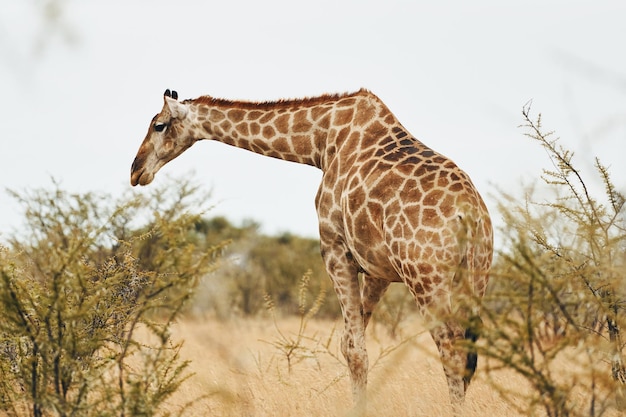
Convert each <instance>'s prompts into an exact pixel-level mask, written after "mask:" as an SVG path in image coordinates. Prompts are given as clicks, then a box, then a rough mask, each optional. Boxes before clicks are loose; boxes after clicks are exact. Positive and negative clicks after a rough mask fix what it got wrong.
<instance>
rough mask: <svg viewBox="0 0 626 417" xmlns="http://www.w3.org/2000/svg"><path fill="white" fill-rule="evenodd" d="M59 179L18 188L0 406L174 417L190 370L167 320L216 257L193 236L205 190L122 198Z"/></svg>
mask: <svg viewBox="0 0 626 417" xmlns="http://www.w3.org/2000/svg"><path fill="white" fill-rule="evenodd" d="M54 186H55V187H54V189H53V190H51V191H50V190H45V189H40V190H35V191H30V192H25V193H16V192H11V193H10V194H11V196H12V197H13V198H15V199H16V200H17V201H18V202H19V203H20V204H21V205H22V207H23V208H24V214H25V225H24V226H23V227H22V228H21V232H20V234H18V235H15V236H13V237H12V238H11V239H10V240H9V242H8V245H7V246H6V247H2V250H1V251H0V316H1V317H2V320H1V321H0V410H2V411H4V412H5V413H6V414H7V415H12V416H27V415H28V416H35V417H38V416H71V415H79V416H92V415H93V416H107V415H111V416H113V415H115V416H124V415H129V416H131V415H132V416H156V415H168V414H169V413H168V412H166V411H164V405H165V401H166V400H167V398H168V397H169V396H170V395H172V394H173V393H174V392H175V391H176V390H178V389H179V387H180V386H181V384H182V383H183V382H184V380H185V379H186V378H187V377H188V376H189V372H188V371H187V363H186V362H184V361H182V360H181V359H180V358H179V355H178V352H179V349H180V345H179V344H176V343H173V342H172V340H171V339H170V336H169V332H170V327H171V325H172V323H173V321H174V320H175V319H176V318H177V317H179V315H180V313H181V309H182V308H183V306H184V305H185V303H186V301H187V300H188V299H189V298H190V296H191V295H192V292H193V289H194V287H195V285H196V282H197V279H198V278H199V277H200V276H202V275H203V274H206V273H207V272H208V271H209V270H210V269H211V268H212V265H213V263H212V259H213V257H214V256H215V253H214V252H211V251H205V250H204V248H202V247H200V246H198V245H196V244H195V243H194V242H193V240H191V239H190V238H189V230H190V229H191V228H192V225H193V224H194V223H195V222H196V221H197V220H198V218H199V216H200V214H190V213H189V206H188V201H189V200H190V198H191V197H192V196H195V194H196V192H197V189H195V188H194V187H191V186H190V185H189V183H185V182H178V183H175V184H167V185H166V188H165V189H158V190H155V191H154V192H153V194H151V195H148V196H143V197H142V196H137V197H126V198H122V199H121V200H120V201H117V202H116V201H112V200H113V199H112V198H111V197H110V196H108V195H97V194H94V193H86V194H71V193H68V192H66V191H63V190H61V189H60V187H59V186H58V184H54ZM168 189H169V190H172V189H174V190H177V192H176V195H174V196H172V195H169V196H168V193H167V190H168ZM152 210H154V211H152ZM138 219H143V221H142V222H138ZM139 223H141V224H139ZM182 411H183V409H180V410H178V411H177V413H180V412H182Z"/></svg>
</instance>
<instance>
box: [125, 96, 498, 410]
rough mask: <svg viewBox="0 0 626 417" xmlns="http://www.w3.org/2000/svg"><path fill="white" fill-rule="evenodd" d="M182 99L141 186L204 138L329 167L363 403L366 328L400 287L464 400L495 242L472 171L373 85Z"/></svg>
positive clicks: (321, 198)
mask: <svg viewBox="0 0 626 417" xmlns="http://www.w3.org/2000/svg"><path fill="white" fill-rule="evenodd" d="M171 96H172V94H171V93H170V92H169V90H168V91H166V94H165V97H164V100H165V103H164V106H163V110H162V111H161V113H159V114H158V115H157V116H155V117H154V119H153V120H152V123H151V125H150V128H149V131H148V134H147V136H146V138H145V139H144V142H143V143H142V145H141V147H140V148H139V151H138V153H137V156H136V158H135V160H134V162H133V165H132V168H131V184H132V185H137V184H141V185H146V184H148V183H150V182H151V181H152V179H153V178H154V175H155V174H156V172H157V171H158V170H159V169H160V168H161V167H162V166H163V165H165V164H166V163H167V162H169V161H170V160H172V159H174V158H175V157H177V156H178V155H180V154H181V153H182V152H184V151H185V150H186V149H187V148H189V147H190V146H191V145H192V144H193V143H195V142H196V141H198V140H201V139H214V140H218V141H221V142H224V143H227V144H229V145H233V146H237V147H241V148H244V149H248V150H251V151H253V152H257V153H260V154H264V155H267V156H271V157H275V158H280V159H285V160H289V161H294V162H298V163H305V164H309V165H313V166H316V167H318V168H320V169H321V170H322V172H323V176H322V182H321V185H320V188H319V191H318V193H317V197H316V207H317V213H318V218H319V222H320V245H321V253H322V257H323V259H324V262H325V264H326V269H327V271H328V274H329V276H330V278H331V280H332V282H333V286H334V289H335V292H336V293H337V296H338V299H339V302H340V305H341V309H342V314H343V318H344V323H345V329H344V335H343V337H342V343H341V346H342V352H343V354H344V356H345V358H346V361H347V363H348V367H349V370H350V376H351V380H352V388H353V395H354V400H355V403H356V405H357V407H359V408H364V407H365V398H366V394H365V390H366V383H367V370H368V369H367V368H368V359H367V352H366V349H365V328H366V326H367V324H368V321H369V319H370V317H371V314H372V312H373V310H374V308H375V306H376V304H377V302H378V301H379V300H380V298H381V296H382V295H383V294H384V292H385V290H386V289H387V288H388V286H389V285H390V283H391V282H403V283H404V284H405V285H406V286H407V287H408V289H409V290H410V291H411V293H412V294H413V296H414V297H415V300H416V302H417V304H418V306H419V308H420V311H421V312H422V314H423V315H424V317H425V318H426V320H427V321H428V323H430V326H431V327H430V332H431V335H432V337H433V339H434V340H435V342H436V344H437V346H438V349H439V352H440V354H441V358H442V362H443V367H444V371H445V374H446V377H447V380H448V387H449V391H450V397H451V401H452V403H453V405H457V406H458V405H459V404H460V403H462V401H463V399H464V396H465V392H466V390H467V386H468V384H469V381H470V379H471V376H472V374H473V372H474V369H475V367H476V355H475V354H474V353H472V351H471V350H468V349H467V347H462V346H459V344H458V342H459V341H462V340H464V339H470V340H471V341H475V339H476V329H475V328H474V327H473V326H471V325H470V323H474V322H476V320H477V319H476V318H477V315H478V307H479V300H480V298H481V297H482V296H483V294H484V292H485V288H486V285H487V281H488V271H489V268H490V265H491V259H492V248H493V237H492V229H491V221H490V218H489V214H488V212H487V209H486V206H485V204H484V203H483V201H482V199H481V197H480V195H479V194H478V192H477V191H476V189H475V187H474V186H473V184H472V182H471V181H470V179H469V177H468V176H467V174H465V173H464V172H463V171H462V170H460V169H459V168H458V167H457V166H456V165H455V164H454V162H452V161H451V160H450V159H448V158H446V157H444V156H443V155H440V154H439V153H437V152H435V151H433V150H432V149H430V148H428V147H427V146H425V145H424V144H423V143H421V142H420V141H418V140H417V139H415V138H414V137H413V136H412V135H411V134H410V133H409V132H407V131H406V129H405V128H404V127H403V126H402V125H401V124H400V122H399V121H398V120H397V119H396V118H395V116H394V115H393V114H392V113H391V112H390V111H389V109H388V108H387V107H386V106H385V104H384V103H383V102H382V101H381V100H380V99H379V98H378V97H376V96H375V95H374V94H372V93H370V92H369V91H367V90H360V91H358V92H356V93H353V94H346V95H326V96H321V97H316V98H309V99H303V100H289V101H278V102H272V103H251V102H233V101H226V100H218V99H214V98H211V97H206V96H205V97H200V98H198V99H193V100H185V101H182V102H179V101H178V100H177V97H176V96H174V97H171ZM359 273H362V280H361V282H359V279H358V275H359ZM478 320H479V319H478Z"/></svg>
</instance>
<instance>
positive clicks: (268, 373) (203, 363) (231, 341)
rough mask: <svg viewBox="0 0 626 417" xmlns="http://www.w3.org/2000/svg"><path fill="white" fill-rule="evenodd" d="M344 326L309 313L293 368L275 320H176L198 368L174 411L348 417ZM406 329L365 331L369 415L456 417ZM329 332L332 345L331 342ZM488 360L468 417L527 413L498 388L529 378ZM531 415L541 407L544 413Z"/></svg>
mask: <svg viewBox="0 0 626 417" xmlns="http://www.w3.org/2000/svg"><path fill="white" fill-rule="evenodd" d="M405 322H407V323H416V320H410V319H409V320H405ZM277 325H278V326H279V328H280V330H281V332H283V333H286V334H289V333H290V332H294V334H295V332H297V331H298V325H299V321H298V319H297V318H287V319H284V320H281V321H280V322H278V324H277ZM333 328H336V331H335V332H334V333H333ZM339 330H340V325H339V324H338V323H333V322H330V321H323V320H312V321H310V322H309V323H308V325H307V328H306V336H307V338H305V341H304V342H303V345H304V348H305V349H304V350H302V355H301V357H300V358H301V359H302V360H301V361H300V362H296V363H295V364H293V366H292V371H291V372H289V370H288V365H287V360H286V358H285V357H284V356H281V353H280V351H279V350H278V349H277V348H276V347H275V346H272V344H271V343H268V342H273V341H275V340H276V338H277V330H276V327H275V326H274V323H273V322H272V320H269V319H247V320H243V319H236V320H231V321H229V322H220V321H217V320H212V319H208V320H205V321H202V322H200V321H185V322H181V323H178V324H177V325H176V326H175V327H174V329H173V331H174V335H173V336H174V338H175V339H177V340H179V339H184V346H183V349H182V356H183V358H184V359H189V360H191V361H192V362H191V366H190V369H191V371H192V372H194V373H195V374H194V375H193V376H192V377H191V378H190V379H189V380H188V381H187V382H186V383H185V384H184V385H183V387H182V388H181V390H180V391H179V393H178V394H177V396H176V397H174V398H172V399H171V401H170V404H169V407H170V410H172V411H176V410H178V409H180V407H181V406H182V405H184V404H186V403H188V402H189V401H192V400H194V399H195V398H198V397H203V396H204V397H203V398H201V399H200V400H198V401H196V402H195V403H194V404H193V406H192V407H191V408H190V409H189V415H194V416H211V415H215V416H255V417H262V416H272V417H276V416H294V415H301V416H328V415H332V416H346V415H349V414H350V408H351V394H350V381H349V378H348V375H347V368H346V367H345V365H343V363H342V362H343V359H342V358H341V354H340V353H339V349H338V336H339V333H340V332H339ZM401 331H402V334H403V335H404V337H403V338H402V340H404V342H402V341H401V340H400V339H391V338H389V337H388V336H386V332H385V330H384V329H383V328H382V327H378V328H376V327H375V326H374V327H373V328H370V329H369V330H368V333H369V334H368V349H369V353H370V365H371V368H372V369H371V370H370V378H369V386H368V395H369V399H370V401H369V403H368V416H383V415H385V416H392V415H393V416H451V415H452V411H451V407H450V405H449V400H448V393H447V386H446V382H445V377H444V374H443V370H442V368H441V364H440V362H439V358H438V356H437V355H436V348H435V345H434V343H433V342H432V340H431V339H430V335H429V334H428V333H427V332H424V331H423V329H422V328H420V326H419V325H418V324H411V325H405V327H403V328H402V330H401ZM329 339H330V344H329V345H328V346H325V343H326V341H327V340H329ZM485 363H486V362H485V360H481V361H480V363H479V370H478V373H477V375H476V376H475V379H474V380H473V382H472V386H471V388H470V390H469V393H468V397H467V400H466V404H465V409H466V415H467V416H469V417H472V416H507V417H515V416H522V415H525V414H521V412H520V411H519V410H517V409H516V408H515V407H514V406H513V405H511V404H509V403H507V402H505V401H504V400H503V399H502V398H501V397H500V395H499V390H502V391H504V392H507V393H509V396H510V397H512V399H513V402H517V403H518V405H522V404H524V402H525V401H526V400H525V397H526V396H527V395H528V394H529V393H530V390H529V389H528V387H527V385H526V383H525V381H524V380H523V379H522V378H521V377H519V376H517V375H515V374H514V373H513V372H511V371H499V372H497V373H491V374H490V375H487V374H486V372H485V371H484V368H485ZM565 369H567V368H565ZM496 387H497V388H496ZM534 415H538V416H541V415H544V414H543V413H542V412H540V411H539V412H537V414H534ZM604 415H608V416H613V415H617V414H604Z"/></svg>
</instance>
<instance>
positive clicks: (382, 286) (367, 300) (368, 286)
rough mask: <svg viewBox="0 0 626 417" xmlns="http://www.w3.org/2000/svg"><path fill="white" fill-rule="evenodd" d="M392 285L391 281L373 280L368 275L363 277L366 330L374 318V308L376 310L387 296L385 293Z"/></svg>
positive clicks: (362, 292) (362, 295)
mask: <svg viewBox="0 0 626 417" xmlns="http://www.w3.org/2000/svg"><path fill="white" fill-rule="evenodd" d="M390 284H391V281H387V280H384V279H378V278H372V277H371V276H369V275H367V274H365V275H364V276H363V288H362V290H361V302H362V303H363V319H364V320H365V322H364V326H365V328H367V325H368V323H369V321H370V319H371V318H372V313H373V312H374V308H376V305H377V304H378V302H379V301H380V299H381V297H382V296H383V294H385V291H387V288H389V285H390Z"/></svg>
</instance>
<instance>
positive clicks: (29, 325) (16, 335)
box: [0, 108, 626, 417]
mask: <svg viewBox="0 0 626 417" xmlns="http://www.w3.org/2000/svg"><path fill="white" fill-rule="evenodd" d="M523 117H524V122H525V125H524V129H525V133H526V134H527V136H528V137H529V139H530V140H532V141H534V142H536V143H537V144H538V146H542V147H543V148H544V149H545V150H546V153H547V155H548V159H547V163H548V164H550V168H549V169H547V170H545V171H544V172H543V175H542V177H541V180H540V181H537V182H535V183H533V184H531V185H530V186H528V187H520V190H519V191H516V192H501V193H499V195H498V196H497V197H496V198H497V199H498V201H499V212H498V213H492V216H493V217H494V218H495V217H501V218H502V220H503V221H502V222H501V225H502V226H501V227H500V229H499V231H498V236H499V237H498V248H497V249H498V253H497V254H496V257H495V262H494V267H493V273H492V280H491V285H490V287H489V290H488V294H487V296H486V298H485V300H483V322H484V323H483V325H482V327H481V329H480V333H481V338H480V339H479V341H478V343H477V344H475V345H471V346H468V348H471V349H476V350H477V351H478V353H479V356H480V358H481V359H480V363H479V371H478V375H477V379H476V382H475V383H473V385H474V386H473V387H472V389H470V396H469V397H468V403H469V405H468V407H469V409H470V412H472V413H475V415H484V414H485V413H487V414H489V413H491V414H496V415H499V414H509V415H547V416H603V415H617V413H619V412H620V410H622V411H623V410H624V408H625V402H626V391H624V387H625V385H624V384H626V370H625V365H624V359H623V354H624V343H625V341H624V339H625V336H624V331H625V330H624V329H625V326H626V323H625V322H624V321H625V319H624V303H625V301H626V294H625V291H626V288H625V284H624V283H625V277H624V275H625V273H626V218H625V215H624V214H625V209H624V204H625V198H624V195H623V194H622V193H621V192H619V190H617V189H616V187H615V185H614V183H613V181H612V179H611V176H610V172H609V169H608V168H607V167H605V166H603V165H602V163H601V162H600V161H598V160H596V161H595V171H594V172H583V171H582V170H580V169H578V168H577V165H576V163H575V160H574V158H573V155H572V153H571V152H570V151H568V150H567V149H565V148H563V147H562V146H561V144H560V143H559V141H558V140H557V139H555V138H553V136H552V135H551V134H549V133H547V132H545V131H544V130H543V127H542V126H541V119H540V117H533V116H532V115H531V113H530V109H529V108H525V109H524V112H523ZM598 183H599V184H601V185H602V186H601V187H600V188H598V187H595V186H592V185H595V184H598ZM594 190H600V191H599V192H594ZM8 195H9V197H10V198H13V199H14V200H16V201H17V202H18V203H19V204H20V206H21V207H22V209H23V214H24V224H23V225H22V226H21V227H20V228H19V230H20V231H19V232H16V233H14V234H12V235H10V236H6V235H3V236H2V237H3V238H4V243H3V244H2V246H1V247H0V317H1V319H0V413H3V414H4V415H9V416H37V417H38V416H90V415H97V416H107V415H111V416H114V415H115V416H137V415H140V416H159V415H181V414H187V415H231V414H234V415H292V414H293V413H296V412H298V413H304V414H305V415H309V414H324V410H328V409H329V408H331V409H332V412H331V414H341V412H342V410H347V409H348V408H349V405H350V399H349V383H348V379H347V373H346V367H345V364H344V362H343V358H342V357H341V355H340V354H339V353H338V347H337V335H338V330H340V327H341V322H340V320H338V318H339V309H338V304H337V302H336V300H335V295H334V293H333V291H332V289H331V286H330V282H329V280H328V277H327V276H326V273H325V271H324V268H323V265H322V262H321V259H320V256H319V249H318V242H317V241H316V240H315V239H309V238H304V237H300V236H296V235H292V234H289V233H284V234H281V235H278V236H267V235H265V234H263V233H261V232H260V230H261V229H260V227H259V225H258V224H256V223H254V222H252V221H251V222H247V223H244V224H242V225H234V224H232V223H231V222H229V220H228V219H225V218H222V217H212V216H211V213H210V210H209V208H208V205H207V204H209V203H210V198H209V195H208V193H207V192H206V191H204V189H203V188H202V187H200V186H198V185H196V184H194V183H192V182H190V181H188V180H176V179H170V180H169V182H167V183H164V184H163V185H162V186H160V187H156V188H153V189H152V191H149V192H148V193H147V194H129V195H124V196H121V197H119V198H115V197H113V196H110V195H101V194H97V193H84V194H72V193H69V192H67V191H65V190H63V188H62V186H61V185H60V184H57V183H56V182H54V181H52V183H51V186H50V187H49V188H46V189H34V190H26V191H23V192H17V191H8ZM417 317H418V315H417V312H416V310H415V307H414V302H413V300H412V298H411V297H410V295H409V294H408V292H407V291H406V290H404V288H403V287H402V286H401V285H393V286H392V288H390V291H389V292H388V293H387V294H386V295H385V297H384V299H383V301H382V302H381V305H380V306H379V308H378V310H377V311H376V312H375V315H374V318H373V322H372V325H371V327H370V329H369V332H370V335H369V338H370V340H371V346H370V352H371V355H372V360H371V367H372V368H373V371H372V374H371V380H372V383H371V387H370V390H371V391H372V392H373V393H374V395H373V398H374V400H373V403H372V405H371V407H372V409H371V410H370V412H372V413H375V414H372V415H378V414H380V412H383V411H389V410H392V409H393V410H395V411H393V412H394V413H395V414H397V413H402V412H406V414H407V415H424V413H427V414H428V415H437V413H434V412H433V411H432V410H431V409H429V408H419V407H423V406H424V405H423V404H422V406H419V407H418V408H415V407H417V405H411V404H410V403H411V401H409V400H408V399H415V398H419V397H420V396H423V395H426V397H427V398H428V401H427V402H428V403H429V404H430V403H432V404H440V405H441V406H442V407H444V404H446V403H447V392H446V388H445V382H444V380H443V372H442V371H441V368H440V365H438V357H437V355H436V353H435V350H434V349H433V346H432V345H429V343H430V342H429V340H428V333H427V332H426V331H425V329H424V328H423V327H420V325H419V320H418V318H417ZM251 329H255V330H254V332H252V330H251ZM205 333H206V334H205ZM252 333H254V334H255V335H257V336H247V335H248V334H252ZM196 350H197V352H196ZM411 352H413V353H411ZM415 352H418V353H419V355H421V356H417V357H416V356H415ZM425 364H426V365H425ZM411 370H412V371H411ZM418 371H419V372H423V374H416V373H415V372H418ZM299 375H301V377H299ZM503 375H505V377H503ZM503 378H506V379H503ZM385 381H386V382H385ZM393 381H395V382H393ZM418 381H422V382H421V383H420V382H418ZM424 381H426V386H424V384H423V383H424ZM428 381H433V382H432V384H430V383H428ZM437 381H438V382H437ZM507 381H514V383H512V384H511V383H509V382H507ZM403 384H404V385H403ZM419 384H422V385H419ZM438 384H440V385H438ZM431 385H432V386H431ZM420 387H421V388H420ZM429 387H430V388H432V387H439V390H440V391H441V393H440V394H437V395H438V396H437V397H436V398H430V397H429V395H432V394H428V393H429V392H430V391H428V388H429ZM521 387H523V389H522V388H521ZM433 389H434V388H433ZM385 390H388V391H385ZM389 390H390V391H389ZM472 392H474V394H472ZM255 393H256V394H255ZM424 393H426V394H424ZM286 394H287V395H286ZM273 395H274V396H275V397H272V396H273ZM278 396H281V397H282V398H283V400H280V399H278ZM377 398H378V399H377ZM485 398H489V401H490V403H489V404H490V405H485V403H484V402H483V403H481V400H484V399H485ZM385 401H388V402H389V401H392V402H393V403H394V407H398V408H390V406H389V404H388V403H385ZM494 404H497V405H494ZM439 410H443V411H439V412H438V413H439V415H446V413H447V412H448V411H445V410H446V409H445V407H444V408H440V409H439ZM472 410H473V411H472Z"/></svg>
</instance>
